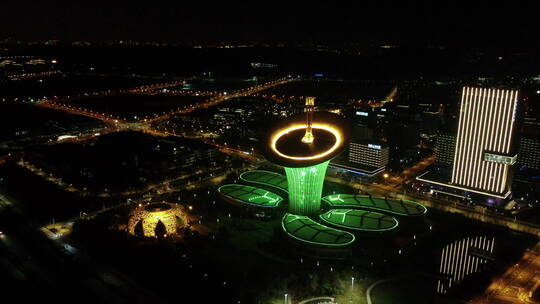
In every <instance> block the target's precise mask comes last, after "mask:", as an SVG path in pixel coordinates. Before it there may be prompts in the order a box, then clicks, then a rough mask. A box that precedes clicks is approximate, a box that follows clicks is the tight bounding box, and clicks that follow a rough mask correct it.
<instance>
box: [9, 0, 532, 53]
mask: <svg viewBox="0 0 540 304" xmlns="http://www.w3.org/2000/svg"><path fill="white" fill-rule="evenodd" d="M401 6H402V7H399V6H398V7H396V6H391V5H389V4H383V5H380V6H375V5H363V6H351V5H349V6H345V5H344V6H341V7H330V6H329V5H311V6H305V7H302V6H295V7H292V6H277V5H276V6H274V7H262V8H260V7H253V6H248V5H245V6H241V7H232V6H226V5H217V6H211V7H210V6H208V7H204V6H203V5H194V4H188V5H179V4H176V5H175V4H172V5H171V4H163V5H160V4H159V3H156V4H154V5H153V6H151V7H135V6H127V5H120V4H117V3H115V4H109V5H106V6H98V5H96V4H93V5H92V4H77V3H71V4H60V3H58V2H57V3H55V2H52V3H51V2H47V3H31V4H27V3H24V4H22V3H10V4H7V7H6V8H5V9H3V10H2V12H3V14H2V13H0V15H3V16H1V18H2V20H3V23H4V24H3V26H2V27H1V28H0V39H6V38H12V39H14V40H29V41H31V40H63V41H77V40H96V41H102V40H139V41H178V42H194V41H207V42H221V41H226V42H228V41H230V42H234V41H240V42H245V41H249V42H278V41H284V42H306V43H310V42H311V43H317V42H319V43H331V44H339V43H352V42H358V43H366V42H367V43H380V44H450V45H452V44H460V45H463V46H464V45H473V46H474V45H486V46H491V45H497V44H501V43H502V44H507V43H512V44H517V45H519V44H527V45H529V46H532V45H538V42H537V41H538V40H539V39H538V38H540V36H539V33H538V31H537V29H538V28H540V23H539V21H538V19H537V18H536V16H535V15H534V11H535V10H534V9H533V8H532V7H530V5H529V6H526V5H523V6H515V7H507V6H505V7H500V6H499V7H495V6H490V7H483V6H481V5H479V4H476V5H467V6H465V5H463V6H462V5H458V4H446V5H440V4H423V5H418V4H416V5H408V6H403V5H401Z"/></svg>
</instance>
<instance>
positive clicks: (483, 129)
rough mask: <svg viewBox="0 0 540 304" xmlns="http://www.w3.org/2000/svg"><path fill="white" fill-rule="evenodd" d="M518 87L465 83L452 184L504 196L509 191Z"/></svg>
mask: <svg viewBox="0 0 540 304" xmlns="http://www.w3.org/2000/svg"><path fill="white" fill-rule="evenodd" d="M517 96H518V91H517V90H497V89H484V88H471V87H464V88H463V93H462V99H461V108H460V114H459V126H458V135H457V139H456V151H455V154H454V165H453V170H452V185H454V186H456V187H461V188H464V189H465V190H470V191H472V192H478V193H483V194H488V195H494V196H497V197H500V198H506V197H507V196H508V195H509V194H510V185H511V180H510V177H511V174H510V173H511V169H512V167H513V165H514V164H515V162H516V158H517V155H516V153H515V152H514V150H513V144H512V141H513V137H514V133H515V130H516V127H515V124H516V121H515V120H516V107H517V103H518V99H517Z"/></svg>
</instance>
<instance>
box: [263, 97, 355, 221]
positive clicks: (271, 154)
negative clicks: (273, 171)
mask: <svg viewBox="0 0 540 304" xmlns="http://www.w3.org/2000/svg"><path fill="white" fill-rule="evenodd" d="M349 131H350V129H349V127H348V124H346V123H345V122H344V121H343V119H342V118H340V117H339V116H338V115H336V114H332V113H328V112H313V99H312V97H311V98H310V97H308V98H307V100H306V113H305V114H301V115H295V116H292V117H290V118H288V119H287V120H284V121H282V122H281V123H278V124H277V125H276V126H274V127H273V128H272V129H271V130H270V133H269V136H267V142H266V143H265V145H264V150H263V153H264V154H265V157H266V159H268V160H269V161H270V162H272V163H274V164H277V165H281V166H283V167H284V168H285V173H286V175H287V184H288V189H289V212H290V213H292V214H296V215H307V216H309V215H313V214H315V213H317V212H318V211H319V210H320V205H321V193H322V187H323V183H324V177H325V175H326V169H327V167H328V164H329V163H330V160H331V159H332V158H334V157H335V156H336V155H338V154H339V153H340V152H341V151H343V148H344V147H345V146H346V144H347V142H348V140H349V133H350V132H349Z"/></svg>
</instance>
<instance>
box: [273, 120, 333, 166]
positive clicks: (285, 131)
mask: <svg viewBox="0 0 540 304" xmlns="http://www.w3.org/2000/svg"><path fill="white" fill-rule="evenodd" d="M305 128H307V125H306V124H299V125H292V126H289V127H287V128H284V129H280V130H277V132H276V133H275V134H274V135H273V136H272V140H271V142H270V147H271V149H272V150H273V151H274V152H275V153H276V154H277V155H279V156H281V157H284V158H288V159H294V160H314V159H318V158H323V157H325V156H327V155H329V154H332V153H333V152H334V151H335V150H336V149H338V148H339V147H340V146H341V143H342V142H343V136H341V133H340V132H339V130H338V129H336V128H334V127H333V126H331V125H327V124H318V123H314V124H313V126H312V128H313V129H319V130H325V131H327V132H330V133H332V135H334V138H335V143H334V145H332V147H330V149H328V150H326V151H324V152H322V153H318V154H315V155H310V156H290V155H286V154H283V153H281V152H280V151H279V150H278V149H277V147H276V144H277V142H278V141H279V139H280V138H281V137H283V136H284V135H286V134H289V132H291V131H297V130H301V129H305Z"/></svg>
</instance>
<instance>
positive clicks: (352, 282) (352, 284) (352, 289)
mask: <svg viewBox="0 0 540 304" xmlns="http://www.w3.org/2000/svg"><path fill="white" fill-rule="evenodd" d="M353 292H354V277H351V303H352V298H353Z"/></svg>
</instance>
